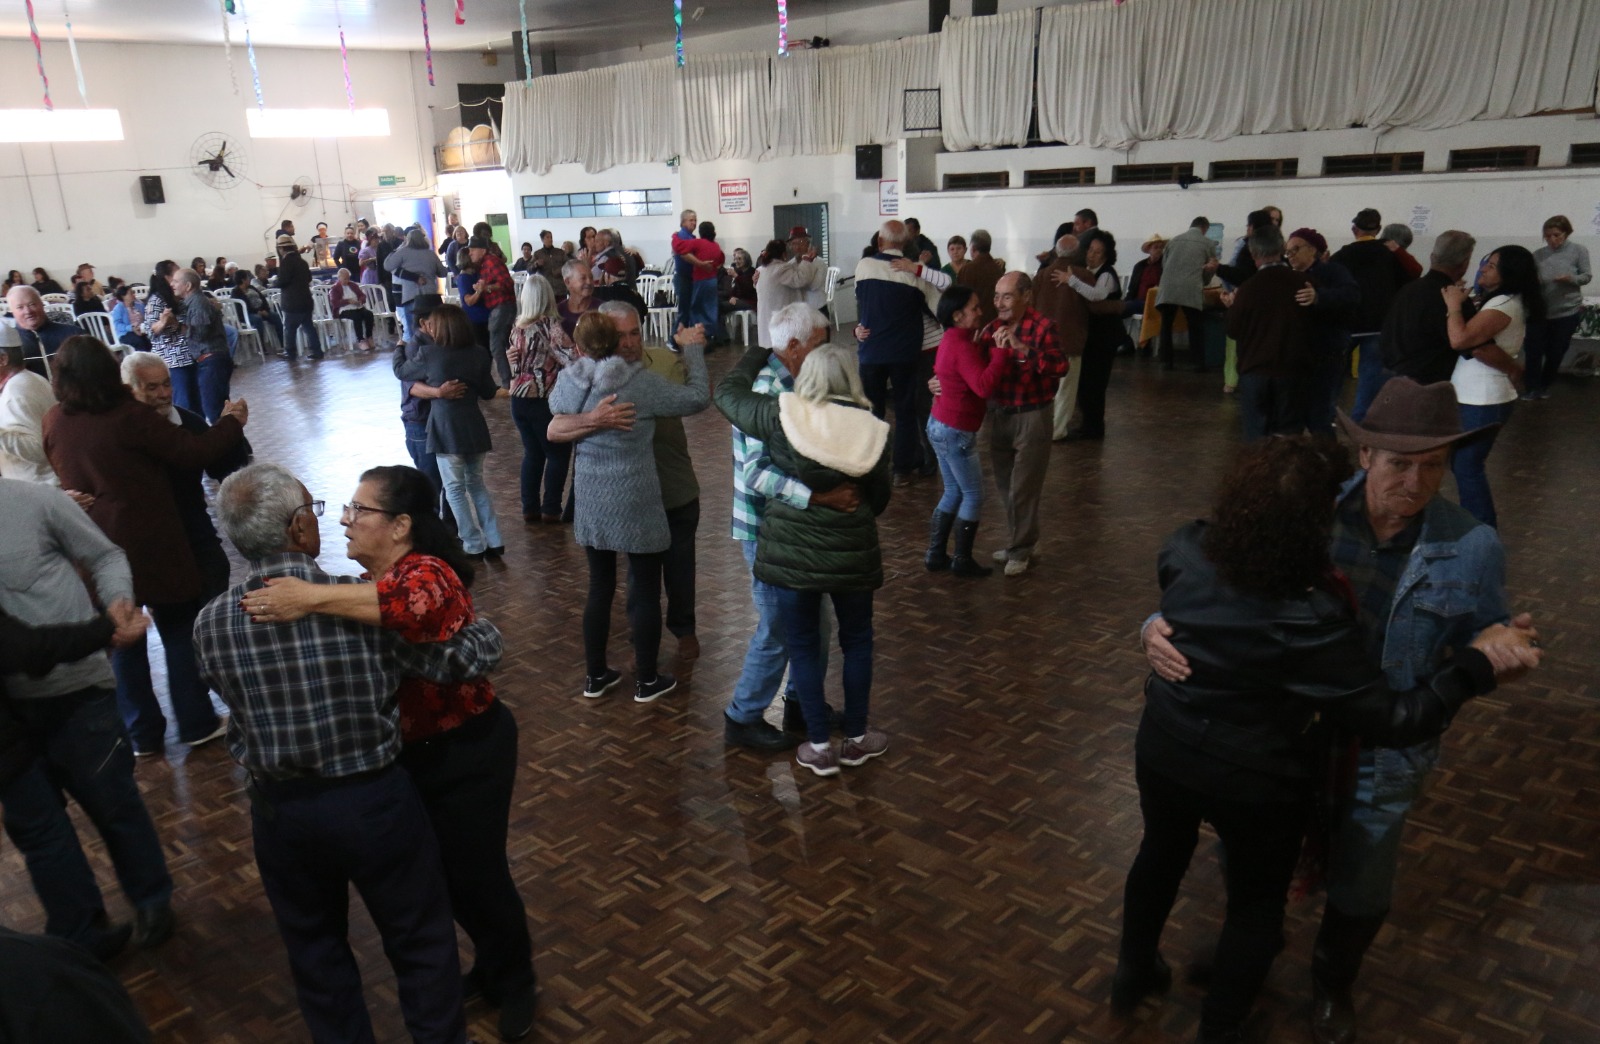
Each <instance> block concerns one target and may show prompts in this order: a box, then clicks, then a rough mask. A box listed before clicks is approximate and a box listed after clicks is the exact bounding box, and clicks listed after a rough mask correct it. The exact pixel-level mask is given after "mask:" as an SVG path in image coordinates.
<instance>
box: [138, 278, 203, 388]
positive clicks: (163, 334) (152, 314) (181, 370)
mask: <svg viewBox="0 0 1600 1044" xmlns="http://www.w3.org/2000/svg"><path fill="white" fill-rule="evenodd" d="M177 271H178V263H177V262H176V261H162V262H159V263H158V264H157V265H156V270H155V272H154V273H153V274H152V275H151V276H150V293H149V294H148V295H147V296H146V297H145V299H144V329H145V334H146V336H147V337H148V338H149V339H150V350H151V351H152V352H155V353H156V354H157V355H159V356H161V361H162V362H164V363H166V364H167V369H169V370H171V371H172V401H173V402H175V403H177V404H178V406H179V407H181V408H183V409H186V410H188V411H190V412H191V413H199V412H201V402H200V368H199V366H197V365H196V364H195V357H196V356H197V355H199V354H200V349H199V348H194V347H191V346H190V344H189V339H188V337H187V336H186V335H185V332H184V329H183V314H184V307H183V304H182V303H181V302H180V301H179V300H178V295H177V294H176V293H175V292H174V291H173V289H172V275H173V273H175V272H177Z"/></svg>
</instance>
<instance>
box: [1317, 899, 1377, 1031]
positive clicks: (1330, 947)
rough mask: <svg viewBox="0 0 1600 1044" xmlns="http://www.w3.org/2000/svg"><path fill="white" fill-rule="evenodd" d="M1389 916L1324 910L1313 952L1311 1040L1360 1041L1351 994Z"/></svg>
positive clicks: (1326, 907)
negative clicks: (1357, 1038) (1370, 949)
mask: <svg viewBox="0 0 1600 1044" xmlns="http://www.w3.org/2000/svg"><path fill="white" fill-rule="evenodd" d="M1385 917H1387V914H1378V915H1376V916H1372V917H1352V916H1350V915H1349V914H1346V913H1341V912H1340V911H1339V910H1337V909H1335V908H1334V907H1333V906H1325V907H1324V908H1323V911H1322V927H1321V928H1320V929H1319V930H1318V931H1317V942H1316V945H1315V946H1314V947H1313V948H1312V951H1311V1039H1312V1040H1314V1041H1316V1042H1317V1044H1349V1042H1350V1041H1353V1040H1355V1039H1356V1010H1355V1002H1354V1001H1353V1000H1352V999H1351V997H1350V991H1351V989H1352V988H1353V987H1354V986H1355V982H1356V975H1357V973H1359V972H1360V971H1361V960H1362V958H1363V957H1365V956H1366V954H1367V950H1368V949H1369V948H1370V947H1371V946H1372V941H1373V940H1374V939H1376V938H1377V937H1378V932H1379V931H1381V930H1382V928H1383V922H1384V919H1385Z"/></svg>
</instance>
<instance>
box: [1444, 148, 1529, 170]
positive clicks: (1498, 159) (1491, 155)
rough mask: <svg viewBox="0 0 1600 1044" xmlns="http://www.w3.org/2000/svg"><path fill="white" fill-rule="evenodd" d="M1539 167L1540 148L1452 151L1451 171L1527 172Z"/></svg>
mask: <svg viewBox="0 0 1600 1044" xmlns="http://www.w3.org/2000/svg"><path fill="white" fill-rule="evenodd" d="M1538 165H1539V146H1537V145H1509V146H1505V147H1503V148H1495V149H1451V150H1450V169H1451V170H1525V169H1527V168H1529V167H1537V166H1538Z"/></svg>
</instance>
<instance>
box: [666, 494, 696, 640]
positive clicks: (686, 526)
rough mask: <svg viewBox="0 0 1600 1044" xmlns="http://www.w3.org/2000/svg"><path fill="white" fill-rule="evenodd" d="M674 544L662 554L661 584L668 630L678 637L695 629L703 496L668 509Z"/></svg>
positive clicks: (668, 523)
mask: <svg viewBox="0 0 1600 1044" xmlns="http://www.w3.org/2000/svg"><path fill="white" fill-rule="evenodd" d="M667 529H668V530H670V531H671V533H672V545H671V546H670V547H668V548H667V550H666V553H665V554H664V555H662V557H661V586H662V587H664V588H666V590H667V630H669V631H671V632H672V633H673V634H674V635H676V636H677V637H679V638H682V637H684V636H685V635H690V634H693V633H694V538H695V533H696V532H698V531H699V529H700V500H699V498H698V497H697V498H695V499H694V500H691V501H689V503H687V504H682V505H679V506H678V507H675V508H672V509H670V510H668V512H667Z"/></svg>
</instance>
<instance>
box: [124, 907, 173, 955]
mask: <svg viewBox="0 0 1600 1044" xmlns="http://www.w3.org/2000/svg"><path fill="white" fill-rule="evenodd" d="M133 924H134V928H133V941H134V942H135V943H136V944H137V945H138V947H139V949H141V950H153V949H155V948H156V947H157V946H160V945H161V944H162V943H164V942H166V941H167V940H168V939H170V938H172V933H173V931H174V930H175V929H176V928H177V926H178V919H177V918H176V917H174V916H172V904H171V903H160V904H158V905H156V906H152V907H149V908H147V909H144V910H140V911H139V912H138V913H136V914H134V919H133Z"/></svg>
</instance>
